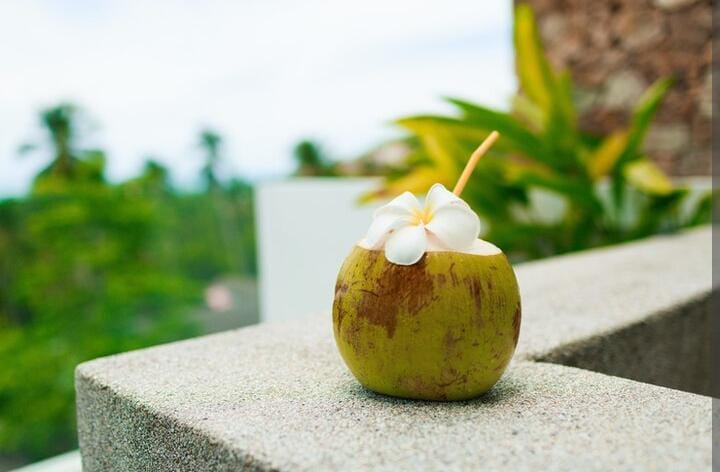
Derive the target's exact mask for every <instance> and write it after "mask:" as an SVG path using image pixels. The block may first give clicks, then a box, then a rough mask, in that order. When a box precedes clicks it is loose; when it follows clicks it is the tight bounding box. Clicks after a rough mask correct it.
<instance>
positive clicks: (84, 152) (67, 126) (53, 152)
mask: <svg viewBox="0 0 720 472" xmlns="http://www.w3.org/2000/svg"><path fill="white" fill-rule="evenodd" d="M80 115H81V112H80V110H79V109H78V108H77V107H76V106H74V105H73V104H70V103H61V104H59V105H57V106H54V107H51V108H47V109H45V110H43V111H42V112H41V113H40V124H41V126H42V127H43V129H44V130H45V132H46V133H47V140H46V141H45V142H31V143H27V144H24V145H23V146H21V147H20V153H21V154H22V155H25V154H29V153H31V152H35V151H38V150H41V149H43V148H45V149H46V150H47V151H48V154H49V155H50V156H51V160H50V163H49V164H48V165H47V166H46V167H45V168H44V169H43V170H42V171H41V172H40V173H39V174H38V175H37V176H36V178H35V182H34V185H33V188H35V189H36V188H37V185H36V184H37V183H38V182H39V181H40V180H43V179H46V178H47V177H52V178H60V179H64V180H76V179H88V180H95V181H102V180H103V169H104V166H105V156H104V154H103V153H102V151H99V150H95V149H78V147H77V146H76V140H77V132H76V129H77V123H78V120H79V119H80Z"/></svg>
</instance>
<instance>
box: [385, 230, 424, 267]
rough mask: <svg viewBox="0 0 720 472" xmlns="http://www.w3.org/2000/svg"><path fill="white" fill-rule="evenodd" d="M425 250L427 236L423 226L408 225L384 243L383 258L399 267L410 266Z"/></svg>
mask: <svg viewBox="0 0 720 472" xmlns="http://www.w3.org/2000/svg"><path fill="white" fill-rule="evenodd" d="M425 249H427V235H426V234H425V227H424V226H423V225H409V226H405V227H404V228H401V229H399V230H397V231H395V232H394V233H393V234H391V235H390V238H388V240H387V242H386V243H385V257H386V258H387V260H388V261H390V262H392V263H394V264H399V265H412V264H415V263H416V262H417V261H419V260H420V258H422V256H423V254H425Z"/></svg>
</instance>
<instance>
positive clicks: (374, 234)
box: [365, 211, 410, 249]
mask: <svg viewBox="0 0 720 472" xmlns="http://www.w3.org/2000/svg"><path fill="white" fill-rule="evenodd" d="M409 224H410V218H409V217H408V216H407V215H403V214H397V213H396V212H393V211H386V212H384V213H380V214H376V215H375V217H374V218H373V221H372V223H370V228H368V232H367V234H366V235H365V242H366V243H367V245H368V246H370V247H371V248H374V249H376V248H378V247H379V246H381V245H382V243H383V242H384V241H385V238H386V237H387V236H388V235H389V234H390V232H391V231H393V230H396V229H400V228H402V227H403V226H407V225H409Z"/></svg>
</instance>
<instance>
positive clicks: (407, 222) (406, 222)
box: [364, 184, 480, 265]
mask: <svg viewBox="0 0 720 472" xmlns="http://www.w3.org/2000/svg"><path fill="white" fill-rule="evenodd" d="M479 234H480V220H479V219H478V216H477V215H476V214H475V212H473V211H472V209H470V206H469V205H468V204H467V203H465V202H464V201H463V200H461V199H460V198H458V197H457V196H455V194H453V193H452V192H450V191H449V190H447V189H446V188H445V187H444V186H443V185H441V184H435V185H433V186H432V187H431V188H430V190H429V191H428V194H427V197H426V198H425V204H424V205H421V204H420V202H419V201H418V199H417V198H415V196H414V195H413V194H411V193H410V192H405V193H403V194H402V195H400V196H399V197H397V198H395V199H394V200H392V201H391V202H390V203H388V204H387V205H385V206H383V207H381V208H378V209H377V210H376V211H375V214H374V217H373V222H372V224H371V225H370V229H368V232H367V235H366V236H365V240H364V243H365V244H367V245H368V246H369V247H370V248H372V249H380V248H381V247H382V246H383V244H384V245H385V257H386V258H387V260H388V261H390V262H393V263H395V264H399V265H411V264H414V263H416V262H417V261H419V260H420V258H421V257H422V256H423V254H425V251H426V250H427V248H428V238H433V240H435V239H436V240H438V241H439V242H440V243H441V244H442V245H444V246H447V248H448V250H458V251H460V250H464V249H467V248H469V247H470V246H472V245H473V243H474V242H475V240H476V239H477V237H478V235H479Z"/></svg>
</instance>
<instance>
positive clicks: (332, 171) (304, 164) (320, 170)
mask: <svg viewBox="0 0 720 472" xmlns="http://www.w3.org/2000/svg"><path fill="white" fill-rule="evenodd" d="M293 155H294V156H295V161H296V162H297V169H296V170H295V172H294V175H297V176H303V177H332V176H336V175H338V172H337V169H336V166H335V163H333V162H332V161H331V160H330V159H329V158H328V157H327V156H326V155H325V153H324V152H323V150H322V149H321V148H320V146H319V145H318V144H317V143H315V142H314V141H310V140H303V141H300V142H299V143H298V144H297V145H295V149H294V150H293Z"/></svg>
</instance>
